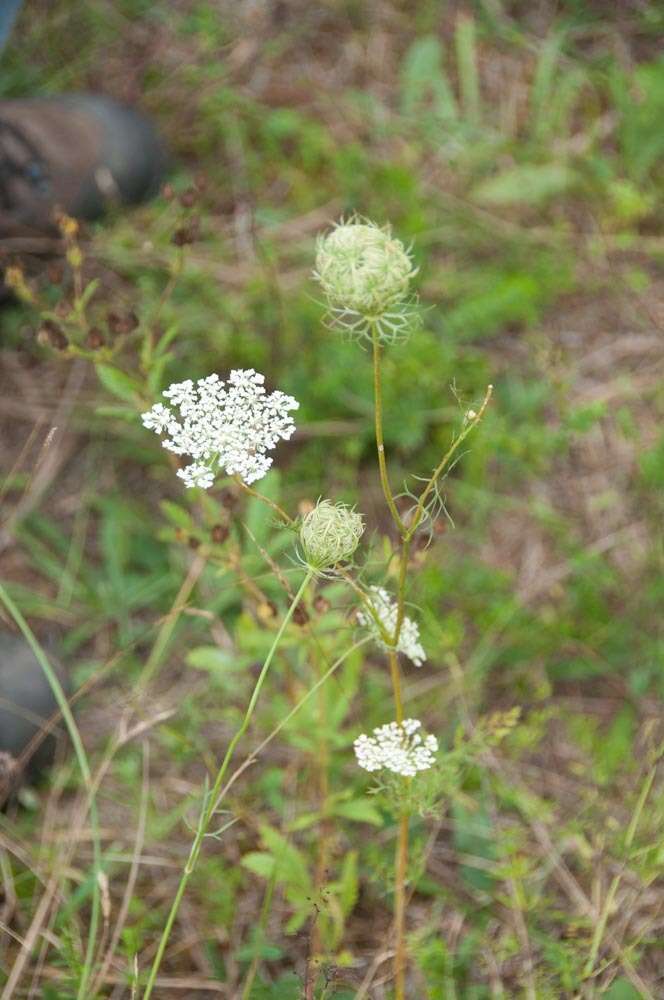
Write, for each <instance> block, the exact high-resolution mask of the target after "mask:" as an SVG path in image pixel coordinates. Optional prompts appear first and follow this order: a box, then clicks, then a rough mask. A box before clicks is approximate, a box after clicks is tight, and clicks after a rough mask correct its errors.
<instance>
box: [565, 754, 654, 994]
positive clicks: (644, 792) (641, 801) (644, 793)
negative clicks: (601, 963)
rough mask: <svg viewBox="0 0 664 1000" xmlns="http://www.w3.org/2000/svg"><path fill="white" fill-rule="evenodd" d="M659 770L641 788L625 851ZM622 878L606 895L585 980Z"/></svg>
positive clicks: (586, 967)
mask: <svg viewBox="0 0 664 1000" xmlns="http://www.w3.org/2000/svg"><path fill="white" fill-rule="evenodd" d="M656 771H657V768H656V766H655V767H652V768H651V770H650V771H649V772H648V774H647V775H646V779H645V781H644V782H643V785H642V787H641V792H640V793H639V798H638V800H637V803H636V806H635V808H634V812H633V814H632V818H631V820H630V823H629V826H628V828H627V833H626V834H625V850H626V851H628V850H629V849H630V847H631V846H632V842H633V840H634V837H635V835H636V830H637V827H638V825H639V821H640V819H641V813H642V812H643V809H644V806H645V804H646V799H647V798H648V796H649V795H650V789H651V788H652V785H653V781H654V780H655V774H656ZM621 878H622V871H620V872H618V874H617V875H614V877H613V879H612V881H611V885H610V886H609V891H608V892H607V894H606V899H605V900H604V906H603V907H602V910H601V913H600V915H599V919H598V920H597V923H596V924H595V932H594V934H593V940H592V944H591V946H590V954H589V955H588V961H587V962H586V964H585V967H584V970H583V975H584V977H585V978H589V977H590V976H592V974H593V970H594V968H595V962H596V961H597V955H598V953H599V949H600V945H601V943H602V938H603V937H604V932H605V930H606V925H607V923H608V920H609V916H610V915H611V910H612V909H613V903H614V900H615V898H616V893H617V892H618V888H619V886H620V880H621Z"/></svg>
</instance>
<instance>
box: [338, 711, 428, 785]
mask: <svg viewBox="0 0 664 1000" xmlns="http://www.w3.org/2000/svg"><path fill="white" fill-rule="evenodd" d="M421 726H422V723H421V722H420V721H419V720H418V719H404V721H403V722H389V723H388V724H387V725H385V726H378V727H377V728H376V729H374V731H373V736H366V735H365V734H364V733H363V734H362V736H358V738H357V739H356V740H355V743H354V744H353V746H354V749H355V756H356V758H357V763H358V764H359V765H360V767H363V768H364V770H365V771H381V770H383V768H385V769H386V770H387V771H391V772H392V773H393V774H401V775H403V777H404V778H412V777H414V776H415V775H416V774H417V772H418V771H426V770H428V769H429V768H430V767H433V765H434V763H435V758H434V754H435V752H436V751H437V750H438V740H437V739H436V737H435V736H431V735H427V734H426V733H420V732H419V731H418V730H419V729H420V728H421Z"/></svg>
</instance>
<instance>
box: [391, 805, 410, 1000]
mask: <svg viewBox="0 0 664 1000" xmlns="http://www.w3.org/2000/svg"><path fill="white" fill-rule="evenodd" d="M394 867H395V871H396V880H395V897H394V925H395V936H396V952H395V955H394V995H395V997H396V1000H405V996H406V983H405V980H406V872H407V868H408V813H404V814H403V815H402V816H401V817H400V819H399V835H398V837H397V852H396V859H395V865H394Z"/></svg>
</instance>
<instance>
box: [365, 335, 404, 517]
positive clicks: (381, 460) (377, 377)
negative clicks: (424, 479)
mask: <svg viewBox="0 0 664 1000" xmlns="http://www.w3.org/2000/svg"><path fill="white" fill-rule="evenodd" d="M371 339H372V342H373V377H374V424H375V430H376V448H377V450H378V468H379V470H380V484H381V486H382V487H383V495H384V496H385V501H386V503H387V506H388V507H389V509H390V514H391V515H392V520H393V521H394V523H395V525H396V526H397V528H398V530H399V533H400V534H403V533H404V531H405V530H406V529H405V525H404V523H403V521H402V520H401V515H400V514H399V511H398V510H397V506H396V504H395V502H394V496H393V495H392V490H391V488H390V481H389V479H388V476H387V460H386V458H385V441H384V440H383V389H382V383H381V370H380V365H381V356H382V351H381V346H380V335H379V333H378V327H377V326H376V324H375V323H372V325H371Z"/></svg>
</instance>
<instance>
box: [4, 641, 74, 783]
mask: <svg viewBox="0 0 664 1000" xmlns="http://www.w3.org/2000/svg"><path fill="white" fill-rule="evenodd" d="M47 655H48V654H47ZM49 662H50V663H51V664H52V665H53V666H54V669H55V670H56V673H57V675H58V677H59V679H60V682H61V683H62V684H63V687H65V691H66V690H67V688H66V685H65V678H64V675H63V673H62V671H61V669H60V668H59V667H57V666H55V665H54V664H53V659H52V657H51V656H50V655H49ZM57 709H58V706H57V702H56V700H55V698H54V697H53V693H52V691H51V687H50V685H49V683H48V681H47V679H46V677H45V676H44V672H43V670H42V668H41V666H40V665H39V662H38V661H37V659H36V657H35V655H34V653H33V652H32V650H31V649H30V646H29V645H28V644H27V642H26V641H25V639H23V638H22V637H21V636H16V635H12V634H11V633H9V632H5V631H0V754H2V755H5V756H3V758H2V759H3V760H5V762H7V761H8V760H9V759H10V758H11V760H13V761H14V762H15V765H14V770H15V775H14V777H15V780H18V778H19V777H20V776H21V775H22V774H25V773H27V774H28V775H29V776H30V777H31V778H36V777H38V776H39V774H41V773H42V772H43V771H44V770H45V769H46V768H48V766H49V765H50V764H51V763H52V762H53V758H54V756H55V749H56V738H62V727H61V726H60V725H58V726H56V727H55V728H54V729H53V730H52V731H51V733H50V734H49V735H47V736H42V735H41V734H42V732H43V727H44V726H45V724H46V723H48V722H49V720H50V719H51V718H52V716H53V715H54V714H55V713H56V712H57ZM5 770H6V768H3V771H5ZM0 784H1V782H0ZM1 792H2V789H1V787H0V799H1V798H2V795H1Z"/></svg>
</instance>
